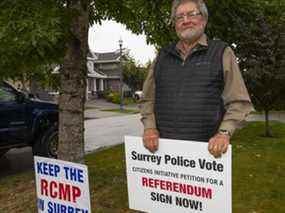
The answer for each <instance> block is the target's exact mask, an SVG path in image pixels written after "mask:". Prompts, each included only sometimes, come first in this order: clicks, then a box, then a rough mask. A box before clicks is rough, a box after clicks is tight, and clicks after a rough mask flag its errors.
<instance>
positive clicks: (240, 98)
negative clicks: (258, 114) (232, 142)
mask: <svg viewBox="0 0 285 213" xmlns="http://www.w3.org/2000/svg"><path fill="white" fill-rule="evenodd" d="M223 68H224V82H225V86H224V91H223V94H222V98H223V101H224V106H225V110H226V112H225V115H224V117H223V120H222V122H221V124H220V127H219V129H223V130H227V131H229V132H230V134H231V135H232V134H233V133H234V131H235V129H236V128H238V127H240V126H242V124H243V123H244V121H245V118H246V117H247V116H248V115H249V113H250V112H252V111H253V110H254V108H253V105H252V103H251V100H250V97H249V94H248V91H247V89H246V86H245V83H244V80H243V78H242V75H241V72H240V69H239V65H238V63H237V59H236V56H235V54H234V52H233V50H232V49H231V48H230V47H227V48H226V49H225V51H224V55H223Z"/></svg>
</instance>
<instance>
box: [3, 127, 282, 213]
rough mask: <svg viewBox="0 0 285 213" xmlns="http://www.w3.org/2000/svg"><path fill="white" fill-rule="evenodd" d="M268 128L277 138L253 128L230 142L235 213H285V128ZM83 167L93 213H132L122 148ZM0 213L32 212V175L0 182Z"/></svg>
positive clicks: (99, 155)
mask: <svg viewBox="0 0 285 213" xmlns="http://www.w3.org/2000/svg"><path fill="white" fill-rule="evenodd" d="M272 127H273V133H275V136H276V137H275V138H264V137H263V136H262V134H263V129H264V128H263V123H261V122H253V123H250V124H249V125H248V126H247V127H246V128H244V129H242V130H240V131H238V132H237V133H236V134H235V136H234V137H233V139H232V145H233V213H284V212H285V205H284V203H285V192H284V190H285V158H284V155H285V124H281V123H277V122H276V123H272ZM86 163H87V165H88V168H89V181H90V193H91V203H92V210H93V212H98V213H100V212H102V213H117V212H118V213H120V212H135V211H131V210H128V202H127V182H126V175H125V160H124V148H123V146H122V145H120V146H116V147H112V148H109V149H107V150H103V151H100V152H97V153H93V154H89V155H87V156H86ZM0 212H1V213H6V212H7V213H10V212H13V213H17V212H36V210H35V191H34V174H33V173H32V172H25V173H22V174H17V175H14V176H9V177H5V178H3V179H1V180H0ZM212 213H216V212H212Z"/></svg>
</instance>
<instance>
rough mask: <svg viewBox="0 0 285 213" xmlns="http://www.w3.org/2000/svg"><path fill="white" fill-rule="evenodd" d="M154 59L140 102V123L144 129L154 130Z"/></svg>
mask: <svg viewBox="0 0 285 213" xmlns="http://www.w3.org/2000/svg"><path fill="white" fill-rule="evenodd" d="M155 64H156V59H155V60H154V61H153V63H152V64H151V66H150V68H149V71H148V75H147V77H146V79H145V82H144V85H143V95H142V99H141V102H140V112H141V121H142V123H143V125H144V129H150V128H154V129H156V122H155V115H154V101H155V79H154V67H155Z"/></svg>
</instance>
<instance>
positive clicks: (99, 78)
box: [87, 49, 129, 98]
mask: <svg viewBox="0 0 285 213" xmlns="http://www.w3.org/2000/svg"><path fill="white" fill-rule="evenodd" d="M128 52H129V50H127V49H123V50H122V56H124V55H127V54H128ZM120 55H121V54H120V50H116V51H114V52H107V53H96V52H92V51H90V52H89V53H88V56H87V67H88V78H87V93H88V97H89V98H97V97H100V96H101V95H102V93H103V92H104V91H115V92H120V78H121V71H122V67H121V60H120ZM122 60H123V58H122ZM123 90H124V91H127V90H129V88H128V87H127V85H125V84H124V85H123Z"/></svg>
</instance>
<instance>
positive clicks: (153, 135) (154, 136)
mask: <svg viewBox="0 0 285 213" xmlns="http://www.w3.org/2000/svg"><path fill="white" fill-rule="evenodd" d="M158 138H159V135H158V131H157V130H155V129H148V130H146V131H145V132H144V135H143V144H144V146H145V148H147V149H148V150H149V151H150V152H155V151H156V150H157V149H158Z"/></svg>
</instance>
